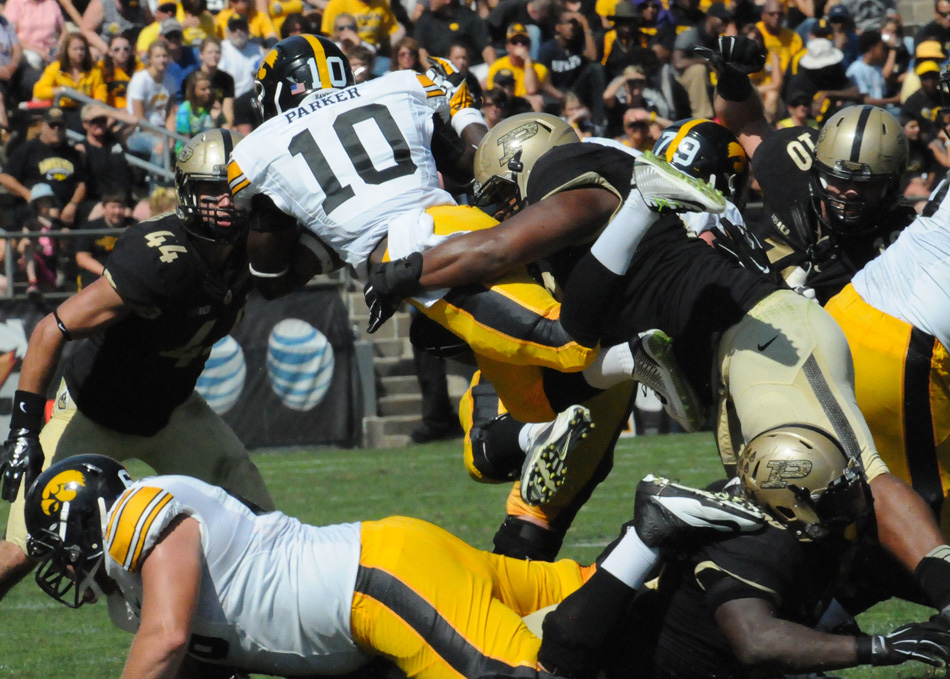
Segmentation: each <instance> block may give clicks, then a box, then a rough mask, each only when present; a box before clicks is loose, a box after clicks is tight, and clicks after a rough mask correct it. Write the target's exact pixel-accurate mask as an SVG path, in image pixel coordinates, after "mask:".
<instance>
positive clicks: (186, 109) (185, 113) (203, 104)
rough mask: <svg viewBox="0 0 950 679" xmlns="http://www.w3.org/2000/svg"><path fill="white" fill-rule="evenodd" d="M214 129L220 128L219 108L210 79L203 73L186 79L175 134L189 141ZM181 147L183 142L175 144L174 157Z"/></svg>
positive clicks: (176, 119)
mask: <svg viewBox="0 0 950 679" xmlns="http://www.w3.org/2000/svg"><path fill="white" fill-rule="evenodd" d="M215 127H221V106H220V105H216V104H215V96H214V91H213V90H212V89H211V78H209V77H208V76H206V75H205V74H203V73H196V74H195V76H194V77H193V78H189V79H188V87H187V91H186V93H185V101H183V102H182V104H181V106H179V107H178V115H177V116H176V118H175V132H177V133H178V134H180V135H182V136H183V137H187V138H188V139H191V138H192V137H193V136H195V135H196V134H199V133H200V132H206V131H208V130H210V129H213V128H215ZM182 146H184V142H181V141H176V142H175V155H176V156H177V155H178V152H179V151H181V147H182Z"/></svg>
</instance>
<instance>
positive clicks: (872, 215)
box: [811, 106, 909, 237]
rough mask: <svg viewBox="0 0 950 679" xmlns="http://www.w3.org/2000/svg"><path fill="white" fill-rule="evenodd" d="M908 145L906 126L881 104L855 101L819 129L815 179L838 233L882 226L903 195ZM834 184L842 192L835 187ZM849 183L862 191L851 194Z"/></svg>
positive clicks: (815, 190)
mask: <svg viewBox="0 0 950 679" xmlns="http://www.w3.org/2000/svg"><path fill="white" fill-rule="evenodd" d="M908 149H909V146H908V143H907V136H906V135H905V134H904V127H903V126H902V125H901V124H900V122H899V121H898V120H897V118H895V117H894V116H892V115H891V114H890V113H888V112H887V111H885V110H884V109H882V108H879V107H877V106H849V107H848V108H846V109H843V110H841V111H838V112H837V113H835V114H834V115H833V116H831V117H830V118H828V121H827V122H826V123H825V124H824V126H823V127H822V128H821V134H819V135H818V143H817V145H816V148H815V163H814V165H813V166H812V181H811V187H812V197H813V199H815V201H816V203H815V208H816V209H817V211H818V216H819V218H820V219H821V220H822V222H823V223H824V224H825V225H826V226H827V227H828V228H830V229H831V231H832V232H834V233H835V234H837V235H838V236H845V237H847V236H860V235H863V234H868V233H871V232H873V231H876V230H877V228H878V226H879V224H880V217H881V215H882V214H883V213H884V212H886V211H888V210H890V209H891V208H893V207H894V206H895V205H897V202H898V200H899V199H900V197H901V190H900V189H901V178H902V176H903V174H904V170H905V169H906V168H907V158H908V152H909V151H908ZM832 184H834V185H835V186H836V188H837V189H838V190H837V191H836V192H833V191H830V190H829V186H830V185H832ZM849 189H853V193H856V194H857V195H856V196H855V195H853V194H852V195H847V194H846V191H848V190H849ZM822 203H823V204H824V207H825V208H826V209H825V211H824V212H823V211H822V210H821V207H822V206H821V204H822Z"/></svg>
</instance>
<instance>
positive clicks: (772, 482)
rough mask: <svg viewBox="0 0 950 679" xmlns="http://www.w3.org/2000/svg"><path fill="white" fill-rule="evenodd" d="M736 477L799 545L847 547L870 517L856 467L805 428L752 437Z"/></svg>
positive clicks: (867, 498)
mask: <svg viewBox="0 0 950 679" xmlns="http://www.w3.org/2000/svg"><path fill="white" fill-rule="evenodd" d="M738 472H739V479H740V481H741V483H742V486H743V488H744V489H745V491H746V494H747V495H749V496H750V497H751V498H752V499H754V500H755V501H756V502H758V504H759V505H761V506H762V507H763V508H765V509H767V510H768V511H769V512H770V513H771V514H772V516H774V517H775V518H776V519H777V520H778V521H779V522H780V523H782V524H784V525H785V526H786V528H787V529H788V530H790V531H791V532H792V533H793V534H794V535H795V537H796V538H797V539H798V540H800V541H802V542H814V541H828V540H833V541H839V542H853V541H854V540H856V539H857V538H858V537H860V535H861V534H862V533H863V531H864V529H865V528H866V526H867V524H868V519H869V518H870V517H871V515H872V507H873V500H872V498H871V493H870V488H869V487H868V485H867V481H866V480H865V477H864V472H863V470H862V469H861V465H860V463H859V462H858V461H857V460H853V459H849V458H848V457H847V456H846V455H845V453H844V451H843V450H842V449H841V447H840V446H839V445H838V442H837V441H836V440H835V439H834V438H832V437H831V436H829V435H828V434H827V433H825V432H823V431H821V430H819V429H816V428H814V427H811V426H808V425H796V424H790V425H786V426H783V427H778V428H776V429H772V430H770V431H767V432H764V433H763V434H760V435H759V436H757V437H755V438H754V439H753V440H752V441H750V442H749V444H748V445H747V446H746V448H745V449H744V450H743V452H742V454H741V456H740V460H739V468H738Z"/></svg>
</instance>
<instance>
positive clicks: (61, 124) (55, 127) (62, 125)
mask: <svg viewBox="0 0 950 679" xmlns="http://www.w3.org/2000/svg"><path fill="white" fill-rule="evenodd" d="M46 124H47V125H49V126H50V127H52V128H53V129H54V130H55V129H57V128H60V127H65V125H64V124H63V123H46Z"/></svg>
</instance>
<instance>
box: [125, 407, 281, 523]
mask: <svg viewBox="0 0 950 679" xmlns="http://www.w3.org/2000/svg"><path fill="white" fill-rule="evenodd" d="M135 456H136V457H138V458H139V459H141V460H142V461H143V462H145V463H147V464H149V465H150V466H151V467H152V468H153V469H154V470H155V471H156V472H157V473H159V474H184V475H186V476H193V477H194V478H196V479H201V480H202V481H205V482H207V483H211V484H214V485H216V486H221V487H222V488H224V489H225V490H226V491H228V492H229V493H231V494H232V495H235V496H237V497H239V498H241V499H243V500H248V501H249V502H252V503H253V504H255V505H257V506H258V507H260V508H261V509H264V510H267V511H270V510H273V509H274V500H273V499H272V498H271V496H270V493H269V492H268V490H267V488H266V486H265V485H264V479H263V478H262V477H261V473H260V471H259V470H258V469H257V466H256V465H255V464H254V463H253V462H252V461H251V458H250V455H248V452H247V449H246V448H245V447H244V444H243V443H241V440H240V439H239V438H238V437H237V435H236V434H235V433H234V431H232V430H231V427H229V426H228V425H227V423H225V421H224V420H223V419H221V417H220V416H219V415H217V414H216V413H215V412H214V411H213V410H212V409H211V406H209V405H208V404H207V402H206V401H205V400H204V399H203V398H202V397H201V395H200V394H198V392H193V393H192V394H191V396H189V397H188V399H187V400H186V401H185V402H184V403H182V404H181V405H180V406H178V407H177V408H175V410H174V411H173V412H172V416H171V418H170V419H169V421H168V424H167V425H166V426H165V427H163V428H162V430H161V431H159V432H158V433H157V434H155V435H154V436H150V437H148V440H147V443H146V444H145V445H143V446H140V447H139V448H138V450H137V451H136V452H135Z"/></svg>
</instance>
